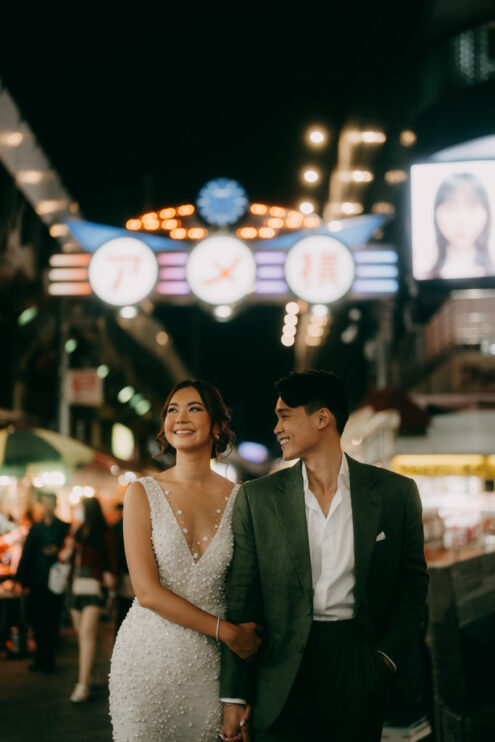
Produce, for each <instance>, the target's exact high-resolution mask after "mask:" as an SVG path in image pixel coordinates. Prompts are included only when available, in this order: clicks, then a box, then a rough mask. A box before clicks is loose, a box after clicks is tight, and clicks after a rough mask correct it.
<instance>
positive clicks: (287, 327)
mask: <svg viewBox="0 0 495 742" xmlns="http://www.w3.org/2000/svg"><path fill="white" fill-rule="evenodd" d="M285 311H286V314H285V317H284V326H283V328H282V337H281V338H280V342H281V343H282V345H285V347H286V348H290V347H291V346H292V345H294V343H295V342H296V333H297V323H298V321H299V317H298V316H297V315H298V313H299V305H298V304H297V302H295V301H289V302H288V303H287V304H286V305H285Z"/></svg>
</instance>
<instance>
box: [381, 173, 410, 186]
mask: <svg viewBox="0 0 495 742" xmlns="http://www.w3.org/2000/svg"><path fill="white" fill-rule="evenodd" d="M406 180H407V173H406V171H405V170H387V172H386V173H385V181H386V182H387V183H388V184H389V185H397V184H398V183H404V182H405V181H406Z"/></svg>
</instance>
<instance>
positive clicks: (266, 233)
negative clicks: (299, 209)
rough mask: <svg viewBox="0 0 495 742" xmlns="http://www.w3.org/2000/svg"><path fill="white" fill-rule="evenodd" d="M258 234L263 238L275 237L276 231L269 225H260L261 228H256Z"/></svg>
mask: <svg viewBox="0 0 495 742" xmlns="http://www.w3.org/2000/svg"><path fill="white" fill-rule="evenodd" d="M258 234H259V236H260V237H261V238H262V239H263V240H267V239H270V238H271V237H275V235H276V232H275V230H274V229H272V228H271V227H261V229H260V230H258Z"/></svg>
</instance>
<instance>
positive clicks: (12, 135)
mask: <svg viewBox="0 0 495 742" xmlns="http://www.w3.org/2000/svg"><path fill="white" fill-rule="evenodd" d="M23 141H24V134H22V133H21V132H20V131H4V132H2V133H1V134H0V144H4V145H5V146H6V147H18V146H19V145H20V144H22V143H23Z"/></svg>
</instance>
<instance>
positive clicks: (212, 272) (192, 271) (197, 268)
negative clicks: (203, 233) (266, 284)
mask: <svg viewBox="0 0 495 742" xmlns="http://www.w3.org/2000/svg"><path fill="white" fill-rule="evenodd" d="M186 275H187V281H188V283H189V286H190V287H191V291H192V292H193V294H195V295H196V296H197V297H198V299H201V300H202V301H204V302H207V303H208V304H234V303H235V302H238V301H240V300H241V299H243V298H244V297H245V296H246V294H249V293H250V292H251V291H252V290H253V287H254V282H255V278H256V262H255V260H254V257H253V254H252V253H251V250H250V249H249V247H247V246H246V245H245V244H244V242H241V240H238V239H236V238H235V237H229V236H227V235H218V236H216V237H208V238H207V239H206V240H203V241H202V242H200V243H199V245H197V246H196V247H195V248H194V250H193V251H192V252H191V254H190V256H189V260H188V261H187V266H186Z"/></svg>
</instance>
